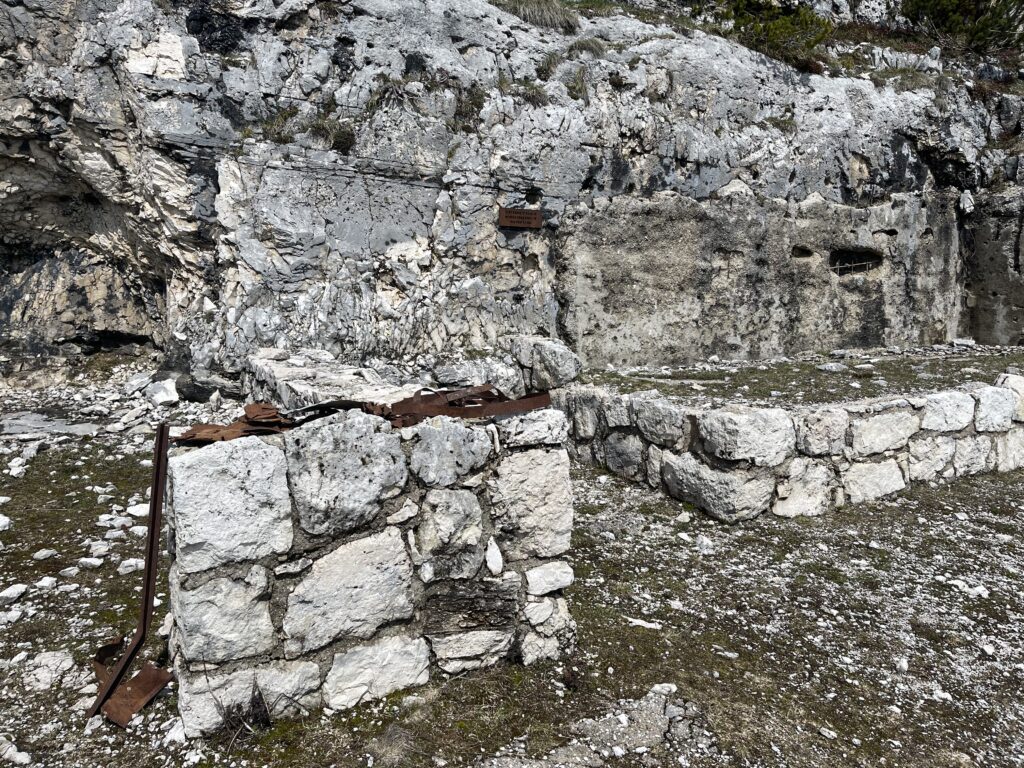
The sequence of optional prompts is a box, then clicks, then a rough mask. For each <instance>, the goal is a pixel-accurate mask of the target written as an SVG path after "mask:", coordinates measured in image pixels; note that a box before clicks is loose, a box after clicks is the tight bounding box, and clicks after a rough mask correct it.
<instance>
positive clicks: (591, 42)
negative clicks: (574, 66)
mask: <svg viewBox="0 0 1024 768" xmlns="http://www.w3.org/2000/svg"><path fill="white" fill-rule="evenodd" d="M607 50H608V47H607V46H606V45H605V44H604V42H603V41H601V40H599V39H598V38H596V37H583V38H580V39H579V40H576V41H575V42H573V44H572V45H570V46H569V55H570V56H572V57H576V56H579V55H580V54H581V53H589V54H590V55H591V56H593V57H594V58H595V59H597V58H600V57H601V56H604V54H605V52H606V51H607Z"/></svg>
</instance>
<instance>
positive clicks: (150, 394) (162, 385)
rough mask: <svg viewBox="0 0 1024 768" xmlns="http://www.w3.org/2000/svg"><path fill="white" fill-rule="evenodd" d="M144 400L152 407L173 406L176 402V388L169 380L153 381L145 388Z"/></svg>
mask: <svg viewBox="0 0 1024 768" xmlns="http://www.w3.org/2000/svg"><path fill="white" fill-rule="evenodd" d="M146 398H147V399H148V400H149V402H151V403H152V404H153V405H174V404H175V403H177V402H178V388H177V387H176V386H175V385H174V382H173V381H172V380H171V379H164V380H163V381H154V382H153V383H152V384H150V385H149V386H147V387H146Z"/></svg>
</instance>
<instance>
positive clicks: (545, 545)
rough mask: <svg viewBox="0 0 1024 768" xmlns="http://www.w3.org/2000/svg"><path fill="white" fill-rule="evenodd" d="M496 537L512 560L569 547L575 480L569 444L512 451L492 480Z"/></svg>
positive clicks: (492, 513) (564, 549)
mask: <svg viewBox="0 0 1024 768" xmlns="http://www.w3.org/2000/svg"><path fill="white" fill-rule="evenodd" d="M491 505H492V508H491V515H492V517H493V519H494V525H495V529H496V531H497V534H496V538H497V539H498V543H499V544H500V546H501V550H502V552H504V553H505V557H506V559H508V560H520V559H523V558H526V557H554V556H557V555H560V554H562V553H563V552H565V551H566V550H568V549H569V540H570V537H571V536H572V521H573V508H572V485H571V483H570V480H569V455H568V453H566V451H565V450H564V449H545V448H534V449H532V450H529V451H521V452H518V453H513V454H510V455H508V456H506V457H505V458H504V459H502V460H501V462H500V463H499V464H498V466H497V470H496V475H495V477H494V479H493V480H492V484H491Z"/></svg>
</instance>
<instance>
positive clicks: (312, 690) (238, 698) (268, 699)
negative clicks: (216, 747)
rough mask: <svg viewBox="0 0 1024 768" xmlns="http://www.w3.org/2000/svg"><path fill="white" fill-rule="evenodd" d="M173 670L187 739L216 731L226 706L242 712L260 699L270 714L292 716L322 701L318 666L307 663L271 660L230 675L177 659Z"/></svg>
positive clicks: (315, 706)
mask: <svg viewBox="0 0 1024 768" xmlns="http://www.w3.org/2000/svg"><path fill="white" fill-rule="evenodd" d="M176 673H177V674H176V677H177V679H178V712H179V714H180V715H181V720H182V724H183V725H184V727H185V733H186V735H188V736H189V738H198V737H200V736H202V735H204V734H208V733H210V732H212V731H215V730H216V729H218V728H219V727H220V726H221V725H222V724H223V722H224V713H225V712H226V711H228V710H230V709H238V710H241V711H242V712H243V713H244V712H246V711H248V710H249V709H250V707H252V706H253V705H255V706H260V703H259V698H260V697H261V698H262V699H263V702H264V703H265V704H266V706H267V707H268V708H269V710H270V714H271V716H273V717H293V716H296V715H299V714H303V713H304V712H309V711H311V710H314V709H316V708H317V707H319V706H320V704H321V698H320V668H319V666H318V665H317V664H315V663H314V662H310V661H295V662H286V661H275V662H271V663H269V664H264V665H261V666H258V667H255V668H249V669H243V670H239V671H237V672H229V673H224V672H216V671H213V672H189V671H187V670H186V669H185V668H184V666H183V665H182V664H181V663H180V662H179V663H178V664H177V666H176ZM254 697H256V698H255V700H254Z"/></svg>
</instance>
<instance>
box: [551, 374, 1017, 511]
mask: <svg viewBox="0 0 1024 768" xmlns="http://www.w3.org/2000/svg"><path fill="white" fill-rule="evenodd" d="M556 400H557V403H558V405H559V406H560V407H561V408H562V409H564V410H565V412H566V413H567V414H569V416H570V420H571V422H572V429H571V435H572V437H573V440H574V442H573V454H574V457H575V458H578V459H580V460H582V461H585V462H587V463H593V464H597V465H599V466H603V467H607V468H608V469H609V470H611V471H612V472H614V473H615V474H617V475H619V476H621V477H625V478H627V479H629V480H633V481H636V482H640V483H647V484H649V485H651V486H652V487H654V488H660V489H663V490H664V491H665V492H666V493H668V494H670V495H671V496H673V497H675V498H677V499H681V500H683V501H687V502H691V503H693V504H694V505H696V506H697V507H698V508H700V509H701V510H703V511H705V512H707V513H708V514H710V515H712V516H713V517H715V518H717V519H719V520H723V521H725V522H737V521H740V520H747V519H750V518H752V517H756V516H757V515H760V514H761V513H762V512H766V511H768V510H769V509H770V510H771V511H772V512H773V513H775V514H776V515H779V516H782V517H797V516H800V515H811V516H813V515H821V514H823V513H825V512H827V511H829V510H831V509H834V508H836V507H840V506H842V505H843V504H845V503H853V504H856V503H859V502H863V501H871V500H874V499H878V498H882V497H885V496H889V495H891V494H894V493H896V492H898V491H901V490H903V489H904V488H906V487H907V485H908V484H910V483H912V482H918V481H930V480H936V479H944V480H951V479H954V478H958V477H964V476H967V475H976V474H979V473H981V472H995V471H998V472H1009V471H1012V470H1015V469H1019V468H1020V467H1022V466H1024V424H1022V422H1024V377H1021V376H1018V375H1013V374H1003V375H1001V376H1000V377H999V378H998V380H997V381H996V382H995V386H987V385H984V384H980V383H968V384H965V385H964V386H962V387H961V388H960V389H956V390H949V391H942V392H933V393H930V394H924V395H917V396H907V397H888V398H881V399H875V400H862V401H857V402H847V403H836V404H833V405H820V406H804V407H800V408H790V409H783V408H755V407H750V406H744V405H727V406H724V407H720V408H700V409H698V408H692V407H687V405H686V404H685V403H680V402H677V401H674V400H672V399H670V398H666V397H663V396H660V395H659V394H658V393H657V392H656V391H654V392H640V393H636V394H631V395H617V394H613V393H610V392H608V391H607V390H605V389H603V388H600V387H593V386H573V387H569V388H566V389H564V390H561V391H560V392H559V393H558V394H557V398H556Z"/></svg>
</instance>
